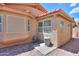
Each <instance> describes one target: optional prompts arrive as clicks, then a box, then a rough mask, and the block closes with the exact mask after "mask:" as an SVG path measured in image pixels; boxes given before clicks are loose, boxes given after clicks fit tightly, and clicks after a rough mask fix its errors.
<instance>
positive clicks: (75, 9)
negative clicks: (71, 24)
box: [41, 3, 79, 22]
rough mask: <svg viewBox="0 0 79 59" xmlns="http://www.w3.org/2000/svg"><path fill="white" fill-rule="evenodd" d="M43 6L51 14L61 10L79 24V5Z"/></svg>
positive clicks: (47, 4) (59, 4) (48, 4)
mask: <svg viewBox="0 0 79 59" xmlns="http://www.w3.org/2000/svg"><path fill="white" fill-rule="evenodd" d="M41 5H42V6H43V7H44V8H45V9H46V10H47V11H49V12H50V11H53V10H55V9H60V8H61V9H63V10H64V11H65V12H66V13H67V14H68V15H70V16H71V17H74V20H75V21H77V22H79V3H41Z"/></svg>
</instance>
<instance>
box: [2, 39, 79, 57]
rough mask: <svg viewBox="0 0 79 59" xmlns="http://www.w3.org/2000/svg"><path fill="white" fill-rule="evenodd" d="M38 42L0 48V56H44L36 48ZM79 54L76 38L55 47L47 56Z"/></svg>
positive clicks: (78, 42) (78, 41)
mask: <svg viewBox="0 0 79 59" xmlns="http://www.w3.org/2000/svg"><path fill="white" fill-rule="evenodd" d="M37 45H39V44H38V43H35V44H33V43H30V44H23V45H16V46H11V47H7V48H2V49H0V56H44V55H43V54H41V53H40V52H39V51H37V50H36V49H34V47H35V46H37ZM73 55H74V56H78V55H79V39H78V38H74V39H72V40H71V41H70V42H68V43H66V44H65V45H64V46H62V47H60V48H57V49H55V50H54V51H52V52H51V53H49V54H47V56H73Z"/></svg>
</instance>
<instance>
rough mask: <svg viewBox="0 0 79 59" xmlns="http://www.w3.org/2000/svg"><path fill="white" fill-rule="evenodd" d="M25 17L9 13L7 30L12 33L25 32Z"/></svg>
mask: <svg viewBox="0 0 79 59" xmlns="http://www.w3.org/2000/svg"><path fill="white" fill-rule="evenodd" d="M25 20H26V19H25V18H24V17H20V16H15V15H7V17H6V21H7V23H6V25H7V32H10V33H24V32H26V28H25V25H26V23H25Z"/></svg>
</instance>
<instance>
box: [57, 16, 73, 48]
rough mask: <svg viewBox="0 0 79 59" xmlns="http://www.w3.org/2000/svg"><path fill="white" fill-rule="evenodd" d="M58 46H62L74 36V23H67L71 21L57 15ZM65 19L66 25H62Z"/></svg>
mask: <svg viewBox="0 0 79 59" xmlns="http://www.w3.org/2000/svg"><path fill="white" fill-rule="evenodd" d="M56 20H57V21H56V22H57V37H58V39H57V46H58V47H60V46H62V45H63V44H65V43H67V42H68V41H69V40H70V39H71V37H72V25H70V26H68V25H67V24H68V23H70V24H71V22H69V21H67V20H65V19H64V18H62V17H57V19H56ZM61 21H64V26H63V27H61V26H60V22H61Z"/></svg>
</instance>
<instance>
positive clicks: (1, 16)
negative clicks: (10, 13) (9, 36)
mask: <svg viewBox="0 0 79 59" xmlns="http://www.w3.org/2000/svg"><path fill="white" fill-rule="evenodd" d="M0 17H1V23H0V25H1V31H0V33H1V32H3V15H0Z"/></svg>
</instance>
